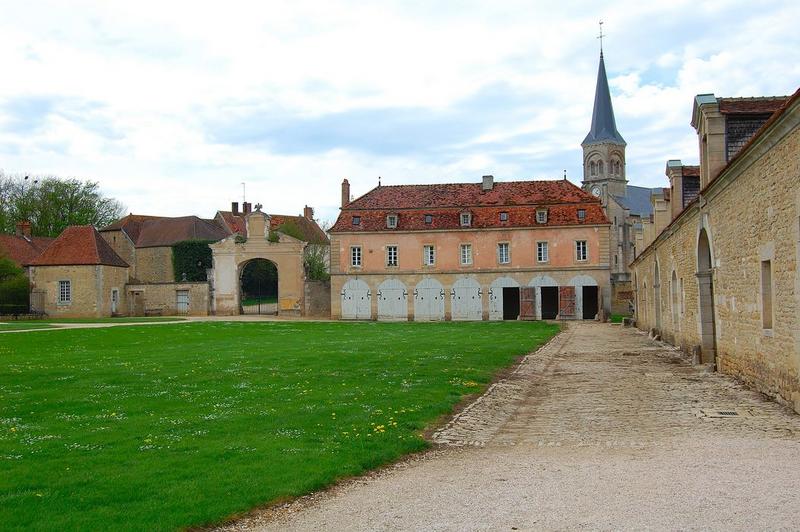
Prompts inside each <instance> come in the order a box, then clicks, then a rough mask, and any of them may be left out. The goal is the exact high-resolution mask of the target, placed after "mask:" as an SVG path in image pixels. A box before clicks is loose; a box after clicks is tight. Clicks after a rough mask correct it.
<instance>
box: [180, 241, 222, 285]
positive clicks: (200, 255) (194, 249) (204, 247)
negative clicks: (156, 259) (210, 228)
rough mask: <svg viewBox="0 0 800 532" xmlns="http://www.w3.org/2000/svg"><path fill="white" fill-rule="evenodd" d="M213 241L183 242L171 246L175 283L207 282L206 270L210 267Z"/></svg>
mask: <svg viewBox="0 0 800 532" xmlns="http://www.w3.org/2000/svg"><path fill="white" fill-rule="evenodd" d="M212 242H213V240H184V241H183V242H178V243H177V244H175V245H173V246H172V268H173V271H174V272H175V280H176V281H179V282H180V281H207V280H208V279H207V277H206V270H208V269H209V268H211V267H212V264H213V263H212V260H211V248H210V247H208V245H209V244H210V243H212ZM184 274H186V278H184Z"/></svg>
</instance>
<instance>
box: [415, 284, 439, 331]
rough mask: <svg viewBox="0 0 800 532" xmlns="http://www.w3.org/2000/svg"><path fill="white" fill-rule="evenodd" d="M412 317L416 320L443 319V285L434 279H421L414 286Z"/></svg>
mask: <svg viewBox="0 0 800 532" xmlns="http://www.w3.org/2000/svg"><path fill="white" fill-rule="evenodd" d="M414 319H415V320H417V321H436V320H443V319H444V287H443V286H442V283H440V282H439V281H437V280H436V279H430V278H428V279H423V280H422V281H420V282H419V284H417V286H416V287H415V288H414Z"/></svg>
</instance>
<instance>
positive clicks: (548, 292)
mask: <svg viewBox="0 0 800 532" xmlns="http://www.w3.org/2000/svg"><path fill="white" fill-rule="evenodd" d="M528 286H533V287H536V319H538V320H542V319H545V320H552V319H555V318H556V316H558V282H556V280H555V279H553V278H552V277H550V276H549V275H537V276H536V277H534V278H533V279H531V280H530V281H529V282H528ZM542 288H544V290H542Z"/></svg>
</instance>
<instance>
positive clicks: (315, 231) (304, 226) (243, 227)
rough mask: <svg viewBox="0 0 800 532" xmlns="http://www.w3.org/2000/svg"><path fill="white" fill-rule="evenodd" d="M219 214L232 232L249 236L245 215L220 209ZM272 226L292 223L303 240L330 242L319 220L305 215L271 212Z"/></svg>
mask: <svg viewBox="0 0 800 532" xmlns="http://www.w3.org/2000/svg"><path fill="white" fill-rule="evenodd" d="M217 215H218V216H219V217H221V218H222V219H223V220H224V221H225V224H226V225H227V226H228V229H229V230H230V231H231V233H239V234H240V235H242V236H245V237H246V236H247V224H245V221H244V216H243V215H241V214H233V213H232V212H231V211H219V212H217ZM268 216H269V217H270V227H272V228H273V229H278V228H279V227H280V226H281V225H284V224H291V225H293V226H294V227H296V228H297V230H298V232H299V233H300V235H301V236H302V240H304V241H305V242H309V243H311V244H329V243H330V241H329V240H328V235H326V234H325V231H323V230H322V228H321V227H320V226H319V225H317V222H315V221H313V220H309V219H308V218H306V217H305V216H290V215H286V214H270V215H268Z"/></svg>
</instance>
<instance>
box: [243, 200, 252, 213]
mask: <svg viewBox="0 0 800 532" xmlns="http://www.w3.org/2000/svg"><path fill="white" fill-rule="evenodd" d="M251 207H252V206H251V205H250V202H249V201H243V202H242V214H250V208H251Z"/></svg>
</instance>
